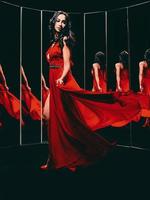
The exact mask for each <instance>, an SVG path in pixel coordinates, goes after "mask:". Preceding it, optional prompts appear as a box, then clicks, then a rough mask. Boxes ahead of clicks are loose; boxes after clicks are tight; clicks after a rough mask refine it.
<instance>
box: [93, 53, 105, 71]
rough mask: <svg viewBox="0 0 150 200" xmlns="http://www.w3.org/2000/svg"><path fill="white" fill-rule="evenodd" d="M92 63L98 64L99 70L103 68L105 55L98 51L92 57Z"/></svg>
mask: <svg viewBox="0 0 150 200" xmlns="http://www.w3.org/2000/svg"><path fill="white" fill-rule="evenodd" d="M94 63H98V64H100V66H101V69H104V68H105V54H104V53H103V52H102V51H98V52H97V53H96V54H95V56H94Z"/></svg>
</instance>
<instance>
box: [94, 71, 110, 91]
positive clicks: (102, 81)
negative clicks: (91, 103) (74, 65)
mask: <svg viewBox="0 0 150 200" xmlns="http://www.w3.org/2000/svg"><path fill="white" fill-rule="evenodd" d="M92 75H93V89H94V91H96V92H98V91H99V90H98V88H97V83H96V80H95V76H94V73H92ZM98 76H99V84H100V87H101V88H102V93H106V92H107V80H106V70H102V69H99V70H98Z"/></svg>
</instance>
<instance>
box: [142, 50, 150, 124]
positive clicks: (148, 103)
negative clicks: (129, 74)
mask: <svg viewBox="0 0 150 200" xmlns="http://www.w3.org/2000/svg"><path fill="white" fill-rule="evenodd" d="M139 89H140V92H141V94H142V96H141V97H143V98H142V99H141V98H140V99H141V105H142V108H143V109H142V116H143V117H146V120H145V123H144V125H143V127H146V126H148V127H149V126H150V49H147V50H146V51H145V54H144V60H143V61H141V62H139Z"/></svg>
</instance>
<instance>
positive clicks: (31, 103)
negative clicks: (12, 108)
mask: <svg viewBox="0 0 150 200" xmlns="http://www.w3.org/2000/svg"><path fill="white" fill-rule="evenodd" d="M22 100H23V101H24V102H25V104H26V107H27V109H28V113H29V115H30V117H31V118H32V119H33V120H41V103H40V101H39V100H38V99H37V98H36V97H35V96H34V95H33V94H32V92H31V91H29V89H28V88H27V87H26V86H25V84H22Z"/></svg>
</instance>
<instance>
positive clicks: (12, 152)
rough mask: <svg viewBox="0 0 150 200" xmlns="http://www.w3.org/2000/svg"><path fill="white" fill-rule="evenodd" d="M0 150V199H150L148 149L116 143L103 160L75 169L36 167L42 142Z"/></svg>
mask: <svg viewBox="0 0 150 200" xmlns="http://www.w3.org/2000/svg"><path fill="white" fill-rule="evenodd" d="M0 153H1V155H0V158H1V160H0V184H1V185H0V200H18V199H20V200H22V199H27V200H30V199H35V200H37V199H44V200H45V199H52V200H53V199H54V200H55V199H70V200H72V199H83V200H84V199H86V198H87V197H88V198H89V199H91V200H93V199H102V200H105V199H110V198H111V199H120V200H122V199H136V198H137V197H139V199H141V200H145V199H150V198H149V197H150V194H149V193H150V192H148V190H149V189H150V164H149V160H150V152H149V151H144V150H138V149H131V148H125V147H123V148H122V147H116V148H115V149H114V150H113V151H112V152H111V153H110V154H109V155H108V156H107V157H106V158H105V159H104V160H102V161H100V162H99V163H97V164H95V165H93V166H90V167H88V168H84V169H83V168H80V169H78V170H77V172H75V173H71V172H70V171H67V170H66V169H62V170H60V171H48V172H45V171H40V169H39V167H40V165H41V164H42V163H43V161H44V160H46V157H47V145H46V144H45V145H34V146H24V147H15V148H9V149H3V150H2V149H1V150H0ZM148 195H149V197H148Z"/></svg>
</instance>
